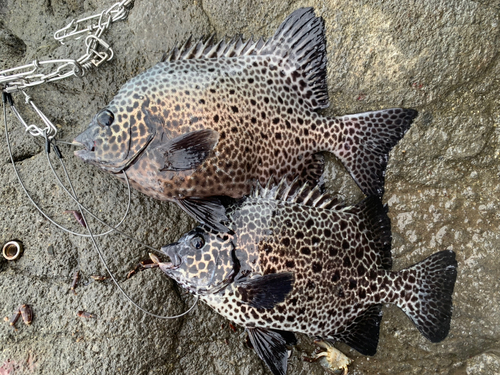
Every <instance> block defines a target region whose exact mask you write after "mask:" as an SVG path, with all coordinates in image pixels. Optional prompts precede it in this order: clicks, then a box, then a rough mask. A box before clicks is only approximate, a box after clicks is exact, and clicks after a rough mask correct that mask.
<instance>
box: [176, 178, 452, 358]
mask: <svg viewBox="0 0 500 375" xmlns="http://www.w3.org/2000/svg"><path fill="white" fill-rule="evenodd" d="M293 191H295V192H293ZM227 214H228V217H229V223H228V225H229V227H230V229H231V230H232V233H233V232H234V235H232V240H231V244H233V245H234V246H228V245H227V244H229V242H227V241H226V242H224V243H221V241H220V240H219V239H217V237H210V239H209V240H207V245H206V247H207V248H208V249H210V248H212V247H213V248H216V249H217V252H218V254H225V253H229V252H230V251H233V249H234V251H235V253H234V254H235V258H236V259H238V265H239V266H238V269H237V272H238V273H237V274H236V275H235V276H234V282H232V283H230V284H228V285H227V287H225V288H224V289H222V290H220V291H219V290H218V292H217V293H208V294H203V295H201V298H202V300H204V301H205V302H206V303H208V304H209V305H210V306H211V307H212V308H214V309H215V310H216V311H217V312H219V313H220V314H222V315H223V316H225V317H227V318H229V319H231V320H232V321H234V322H235V323H237V324H240V325H242V326H246V327H261V328H270V329H277V330H285V331H292V332H301V333H305V334H308V335H311V336H314V337H321V338H323V339H329V340H342V341H344V342H346V343H348V344H349V345H351V346H353V347H354V348H357V349H358V350H360V351H362V352H364V353H367V354H374V352H375V350H376V345H377V342H378V327H379V323H380V318H381V315H380V304H384V303H392V304H396V305H397V306H399V307H400V308H401V309H403V311H405V312H406V313H407V314H408V316H409V317H410V318H411V319H412V320H413V322H414V323H415V324H416V325H417V328H418V329H419V330H420V331H421V332H422V333H423V334H424V335H425V336H426V337H427V338H429V339H430V340H431V341H440V340H442V339H443V338H444V337H445V336H446V335H447V333H448V331H449V324H450V319H451V295H452V293H453V286H454V283H455V279H456V267H457V263H456V261H455V255H454V253H453V252H452V251H443V252H440V253H436V254H434V255H432V256H431V257H429V258H427V259H426V260H424V261H422V262H420V263H418V264H416V265H414V266H412V267H410V268H408V269H405V270H402V271H399V272H392V271H390V270H389V269H387V268H388V264H389V262H388V261H387V258H390V242H391V232H390V222H389V218H388V217H387V213H386V208H385V207H384V206H383V205H382V203H381V202H380V201H379V200H378V198H376V197H370V198H367V199H365V200H364V201H363V202H361V203H359V204H357V205H356V206H350V207H344V206H342V205H341V204H339V203H338V202H337V201H335V200H331V199H330V198H328V197H327V196H323V195H321V194H320V193H319V189H318V188H316V189H314V190H312V191H310V190H308V189H298V190H297V189H294V188H293V186H292V187H290V188H288V186H287V185H286V184H281V185H280V186H278V187H274V188H272V189H269V188H258V190H257V191H256V193H255V194H253V195H251V196H250V197H248V198H247V199H245V200H244V201H243V202H242V203H240V204H238V205H236V206H232V207H230V208H229V209H228V211H227ZM306 223H307V225H306ZM341 223H343V225H340V224H341ZM332 228H337V229H335V230H332ZM327 229H328V230H329V231H326V230H327ZM198 230H199V229H198ZM325 231H326V232H328V233H330V236H329V237H326V236H321V237H316V238H317V239H316V240H314V241H313V238H314V237H315V235H314V234H313V233H325ZM299 232H300V233H301V234H300V235H299V236H297V233H299ZM224 244H226V245H224ZM346 244H347V245H346ZM173 246H177V245H176V244H175V245H173ZM332 248H335V249H336V250H335V251H334V252H333V254H332V252H331V249H332ZM304 249H308V250H307V251H304ZM207 251H209V250H207ZM171 257H172V256H171ZM225 257H226V258H227V255H226V256H225ZM233 270H234V269H233ZM225 272H226V273H225V274H224V273H222V272H220V273H218V277H217V278H215V279H214V280H213V283H214V284H217V283H220V282H222V280H227V279H228V275H229V274H230V272H228V269H227V268H226V269H225ZM283 273H293V275H294V284H293V289H292V291H291V292H290V293H289V294H288V295H287V296H286V299H285V300H284V301H283V303H280V304H278V305H276V306H274V307H273V308H266V309H262V308H260V309H259V308H254V307H252V306H250V305H248V304H246V303H244V302H242V295H241V294H240V292H239V291H238V285H244V283H245V282H248V280H252V277H257V276H259V275H261V276H264V275H267V274H278V275H279V274H283ZM170 276H172V275H170ZM198 278H199V276H198V275H197V274H196V273H194V274H189V272H187V273H186V274H185V275H184V276H183V278H182V280H180V282H181V285H183V286H185V287H187V288H188V289H189V290H191V291H192V292H195V293H196V285H197V283H198ZM178 281H179V280H178ZM239 283H243V284H239ZM243 306H244V307H245V308H244V309H243V308H242V307H243ZM358 326H359V327H358ZM356 327H357V328H358V329H357V328H356ZM365 329H368V332H370V335H375V336H377V337H372V339H373V340H372V342H371V343H370V345H368V344H367V345H365V346H363V345H364V344H363V343H360V342H358V341H359V340H360V339H361V338H362V337H363V333H362V331H363V330H365ZM349 331H352V334H349Z"/></svg>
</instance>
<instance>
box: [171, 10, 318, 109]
mask: <svg viewBox="0 0 500 375" xmlns="http://www.w3.org/2000/svg"><path fill="white" fill-rule="evenodd" d="M246 55H272V56H275V57H277V59H276V61H274V59H273V61H272V62H271V63H272V64H276V65H279V66H281V67H282V68H283V70H284V71H285V73H286V74H287V75H288V76H289V77H288V79H290V80H291V81H290V82H289V83H290V86H291V87H296V90H297V91H298V94H299V95H300V96H301V98H302V100H303V101H304V103H306V104H308V105H309V106H310V108H311V109H313V110H315V109H320V108H326V107H328V90H327V86H326V43H325V27H324V22H323V19H322V18H321V17H316V16H315V15H314V9H313V8H301V9H297V10H296V11H294V12H293V13H292V14H290V15H289V16H288V17H287V18H286V19H285V20H284V21H283V23H282V24H281V25H280V26H279V27H278V30H276V33H275V34H274V36H272V37H271V38H269V40H267V41H264V39H262V38H261V39H258V40H257V41H254V40H253V39H252V38H250V39H248V40H247V41H243V39H242V38H241V37H240V36H237V37H233V38H232V39H230V40H228V41H226V40H225V39H222V40H221V41H219V42H217V43H215V42H214V35H212V36H211V37H210V38H208V39H207V40H205V41H203V38H201V39H199V40H198V41H197V42H193V41H192V39H191V38H189V39H188V40H187V41H186V43H184V45H183V46H182V47H180V48H179V47H175V48H173V49H172V50H171V51H170V52H169V53H167V54H165V55H164V56H163V58H162V60H161V61H162V62H169V61H177V60H189V59H201V58H205V59H211V58H221V57H238V56H246ZM292 80H293V82H292Z"/></svg>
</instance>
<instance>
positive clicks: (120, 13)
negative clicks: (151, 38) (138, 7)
mask: <svg viewBox="0 0 500 375" xmlns="http://www.w3.org/2000/svg"><path fill="white" fill-rule="evenodd" d="M132 2H133V1H132V0H124V1H121V2H119V3H115V4H113V5H112V6H111V7H110V8H108V9H107V10H105V11H102V12H101V13H99V14H94V15H93V16H88V17H85V18H82V19H79V20H75V19H73V20H71V22H70V23H69V24H68V25H67V26H65V27H63V28H62V29H60V30H57V31H56V32H55V33H54V39H55V40H58V41H59V42H60V43H61V44H64V39H67V38H70V37H74V38H75V39H80V38H81V37H82V36H83V35H82V34H84V33H92V32H93V31H94V30H98V31H97V32H96V33H95V35H96V36H97V37H100V36H101V34H102V32H103V31H104V30H106V29H107V28H108V27H109V25H111V23H113V22H116V21H120V20H122V19H125V18H126V17H127V9H126V7H127V6H129V5H130V4H132ZM104 16H107V19H106V20H105V21H103V18H104ZM94 20H97V23H93V21H94ZM88 21H90V24H88V25H87V27H84V26H83V25H84V24H85V23H86V22H88Z"/></svg>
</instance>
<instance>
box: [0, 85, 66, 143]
mask: <svg viewBox="0 0 500 375" xmlns="http://www.w3.org/2000/svg"><path fill="white" fill-rule="evenodd" d="M21 92H22V93H23V94H24V96H25V102H26V104H29V105H31V107H32V108H33V110H34V111H35V112H36V114H37V115H38V117H40V118H41V119H42V121H43V123H44V124H45V129H41V128H39V127H38V126H36V125H34V124H32V125H28V124H27V123H26V121H24V119H23V118H22V116H21V114H20V113H19V111H18V110H17V108H16V106H15V105H14V102H13V101H12V99H10V100H9V105H10V108H11V110H12V112H14V115H15V116H16V117H17V119H18V120H19V122H20V123H21V124H22V125H23V126H24V128H25V130H26V132H28V133H30V134H31V135H32V136H34V137H40V136H41V137H47V138H48V139H52V138H54V137H55V136H56V134H57V128H56V127H55V125H54V124H53V123H52V122H51V121H50V120H49V119H48V118H47V116H45V114H44V113H43V112H42V111H41V110H39V109H38V107H37V106H36V105H35V103H34V102H33V101H32V100H31V98H30V96H29V95H28V94H26V93H25V92H24V91H21Z"/></svg>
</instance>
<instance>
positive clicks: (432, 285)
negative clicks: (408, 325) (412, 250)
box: [395, 250, 457, 342]
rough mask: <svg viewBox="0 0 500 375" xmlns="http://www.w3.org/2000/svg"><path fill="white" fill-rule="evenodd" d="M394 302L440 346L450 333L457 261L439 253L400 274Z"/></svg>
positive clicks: (445, 252) (442, 252)
mask: <svg viewBox="0 0 500 375" xmlns="http://www.w3.org/2000/svg"><path fill="white" fill-rule="evenodd" d="M398 274H399V277H400V280H401V281H402V282H401V283H398V282H397V281H396V284H400V287H401V289H400V293H399V297H398V298H397V300H396V301H395V303H396V305H397V306H398V307H399V308H401V309H402V310H403V311H404V312H405V313H406V315H408V317H409V318H410V319H411V320H412V321H413V323H415V325H416V326H417V328H418V330H419V331H420V332H421V333H422V334H423V335H424V336H425V337H426V338H427V339H429V340H430V341H432V342H439V341H442V340H444V339H445V338H446V336H447V335H448V332H449V330H450V320H451V310H452V294H453V288H454V286H455V281H456V279H457V261H456V259H455V253H454V252H453V251H451V250H445V251H440V252H438V253H435V254H433V255H431V256H430V257H428V258H427V259H424V260H423V261H421V262H419V263H417V264H415V265H413V266H412V267H409V268H407V269H405V270H402V271H400V272H399V273H398Z"/></svg>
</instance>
